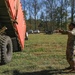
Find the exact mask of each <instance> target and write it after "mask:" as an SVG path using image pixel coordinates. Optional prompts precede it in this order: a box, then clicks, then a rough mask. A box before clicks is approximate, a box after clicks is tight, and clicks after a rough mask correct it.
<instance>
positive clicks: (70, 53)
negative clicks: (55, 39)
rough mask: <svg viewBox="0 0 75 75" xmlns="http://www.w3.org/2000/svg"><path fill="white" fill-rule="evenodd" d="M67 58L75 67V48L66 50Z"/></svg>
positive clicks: (72, 66)
mask: <svg viewBox="0 0 75 75" xmlns="http://www.w3.org/2000/svg"><path fill="white" fill-rule="evenodd" d="M66 59H67V62H68V63H69V65H70V67H71V68H75V50H74V49H68V50H66Z"/></svg>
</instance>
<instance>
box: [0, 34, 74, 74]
mask: <svg viewBox="0 0 75 75" xmlns="http://www.w3.org/2000/svg"><path fill="white" fill-rule="evenodd" d="M66 43H67V35H61V34H58V33H57V34H51V35H47V34H43V33H41V34H29V39H28V41H25V49H24V50H23V51H22V52H14V53H13V58H12V61H11V62H10V63H8V64H6V65H3V66H0V75H75V72H70V71H69V70H64V69H65V68H66V67H68V66H69V65H68V63H67V61H66V56H65V53H66Z"/></svg>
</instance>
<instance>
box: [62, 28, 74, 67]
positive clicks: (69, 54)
mask: <svg viewBox="0 0 75 75" xmlns="http://www.w3.org/2000/svg"><path fill="white" fill-rule="evenodd" d="M63 33H66V34H68V40H67V49H66V59H67V61H68V63H69V65H70V67H72V68H75V28H73V30H72V31H63Z"/></svg>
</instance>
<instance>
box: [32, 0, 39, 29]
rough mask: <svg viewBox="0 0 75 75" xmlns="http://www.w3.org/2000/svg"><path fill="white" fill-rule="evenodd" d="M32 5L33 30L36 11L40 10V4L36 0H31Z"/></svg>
mask: <svg viewBox="0 0 75 75" xmlns="http://www.w3.org/2000/svg"><path fill="white" fill-rule="evenodd" d="M32 7H33V14H34V19H35V30H36V20H37V13H38V12H39V10H40V5H39V3H38V0H33V3H32Z"/></svg>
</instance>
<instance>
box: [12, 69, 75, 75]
mask: <svg viewBox="0 0 75 75" xmlns="http://www.w3.org/2000/svg"><path fill="white" fill-rule="evenodd" d="M58 74H64V75H65V74H75V72H69V71H66V70H64V69H59V70H57V69H54V70H43V71H36V72H24V73H21V72H19V71H18V70H14V71H13V75H58Z"/></svg>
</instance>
